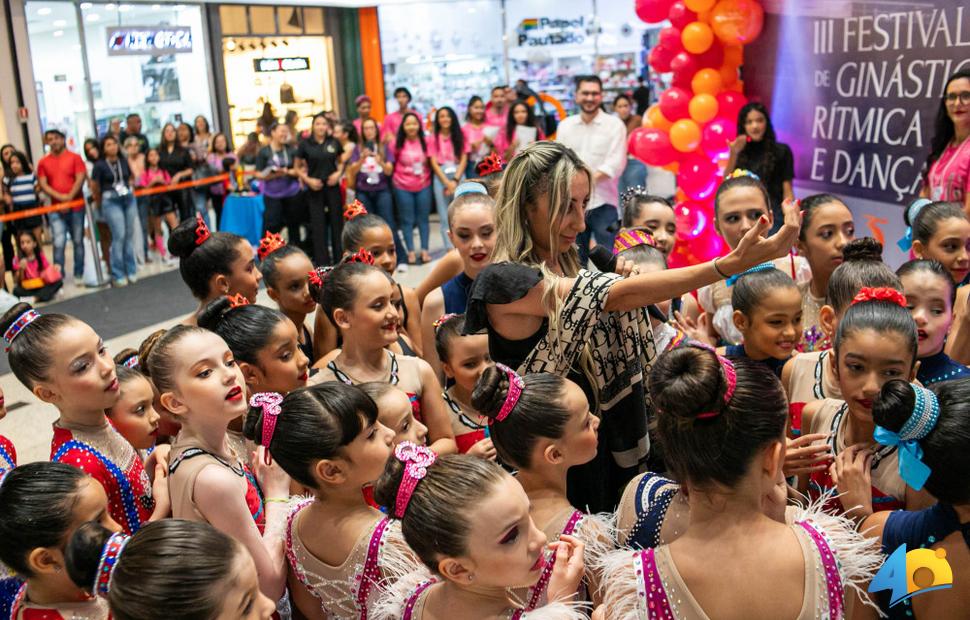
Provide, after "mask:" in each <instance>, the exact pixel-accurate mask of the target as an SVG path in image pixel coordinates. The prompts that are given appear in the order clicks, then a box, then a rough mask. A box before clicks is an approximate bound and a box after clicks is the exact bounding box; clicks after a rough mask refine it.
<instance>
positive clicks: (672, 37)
mask: <svg viewBox="0 0 970 620" xmlns="http://www.w3.org/2000/svg"><path fill="white" fill-rule="evenodd" d="M680 38H681V33H680V28H674V27H673V26H668V27H667V28H664V29H663V30H661V31H660V36H659V37H658V41H659V44H658V45H660V46H661V47H666V48H667V49H668V50H670V51H671V52H673V53H674V54H677V53H680V52H682V51H684V44H683V43H682V42H681V40H680Z"/></svg>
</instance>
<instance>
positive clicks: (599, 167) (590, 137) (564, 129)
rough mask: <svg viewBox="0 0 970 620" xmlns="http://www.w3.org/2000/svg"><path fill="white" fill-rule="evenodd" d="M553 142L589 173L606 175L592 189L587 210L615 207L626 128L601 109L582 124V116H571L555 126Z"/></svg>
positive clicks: (624, 151)
mask: <svg viewBox="0 0 970 620" xmlns="http://www.w3.org/2000/svg"><path fill="white" fill-rule="evenodd" d="M556 141H558V142H562V143H563V144H565V145H566V146H568V147H569V148H571V149H572V150H574V151H576V154H577V155H579V158H580V159H582V160H583V161H584V162H585V163H586V165H587V166H589V167H590V169H592V171H593V172H602V173H603V174H605V175H606V176H605V177H604V178H602V179H600V180H599V181H598V182H597V183H596V184H595V185H594V186H593V194H592V196H591V197H590V200H589V209H595V208H597V207H601V206H603V205H613V206H615V207H619V204H618V203H619V194H618V191H617V181H619V179H620V175H621V174H623V169H624V168H626V126H625V125H624V124H623V121H621V120H620V119H619V118H617V117H615V116H613V115H611V114H607V113H606V112H604V111H603V110H600V111H599V112H597V113H596V116H594V117H593V120H591V121H590V122H588V123H584V122H583V117H582V114H575V115H573V116H569V117H567V118H565V119H563V121H562V122H561V123H559V127H557V128H556ZM587 210H588V209H587Z"/></svg>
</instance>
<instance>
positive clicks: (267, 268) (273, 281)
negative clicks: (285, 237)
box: [259, 245, 310, 288]
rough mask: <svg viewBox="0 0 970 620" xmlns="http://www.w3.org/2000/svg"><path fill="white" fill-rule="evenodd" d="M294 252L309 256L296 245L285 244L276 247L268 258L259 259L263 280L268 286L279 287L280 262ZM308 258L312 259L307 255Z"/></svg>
mask: <svg viewBox="0 0 970 620" xmlns="http://www.w3.org/2000/svg"><path fill="white" fill-rule="evenodd" d="M294 254H302V255H303V256H304V257H307V256H306V253H305V252H304V251H303V250H301V249H300V248H298V247H296V246H295V245H284V246H282V247H279V248H276V249H275V250H273V251H272V252H270V253H269V254H268V255H267V256H266V258H264V259H263V260H261V261H259V271H260V273H262V274H263V281H264V282H265V283H266V286H267V287H268V288H277V285H278V284H279V277H280V273H279V264H280V263H281V262H283V261H284V260H285V259H287V258H289V257H290V256H293V255H294ZM307 260H310V259H309V257H307Z"/></svg>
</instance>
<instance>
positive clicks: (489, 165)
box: [475, 153, 505, 177]
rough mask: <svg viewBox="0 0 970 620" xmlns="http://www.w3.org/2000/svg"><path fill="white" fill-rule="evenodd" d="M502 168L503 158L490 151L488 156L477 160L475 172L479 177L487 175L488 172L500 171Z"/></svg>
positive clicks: (503, 168) (503, 167)
mask: <svg viewBox="0 0 970 620" xmlns="http://www.w3.org/2000/svg"><path fill="white" fill-rule="evenodd" d="M503 170H505V160H504V159H502V156H501V155H499V154H498V153H490V154H489V155H488V157H486V158H485V159H483V160H482V161H480V162H478V165H477V166H475V172H477V173H478V176H480V177H487V176H488V175H490V174H495V173H496V172H502V171H503Z"/></svg>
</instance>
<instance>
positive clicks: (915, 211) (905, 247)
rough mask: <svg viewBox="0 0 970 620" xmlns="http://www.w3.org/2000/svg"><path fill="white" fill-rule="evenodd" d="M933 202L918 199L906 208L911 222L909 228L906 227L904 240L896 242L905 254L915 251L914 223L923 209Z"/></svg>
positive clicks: (926, 199)
mask: <svg viewBox="0 0 970 620" xmlns="http://www.w3.org/2000/svg"><path fill="white" fill-rule="evenodd" d="M931 202H933V201H932V200H930V199H928V198H917V199H916V200H914V201H913V202H911V203H909V206H908V207H906V215H907V216H908V217H907V219H908V220H909V226H907V227H906V234H905V235H903V238H902V239H900V240H899V241H897V242H896V245H898V246H899V249H900V250H902V251H903V252H909V251H910V250H912V249H913V223H914V222H915V221H916V216H917V215H919V212H920V211H921V210H922V209H923V207H925V206H926V205H928V204H930V203H931Z"/></svg>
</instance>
